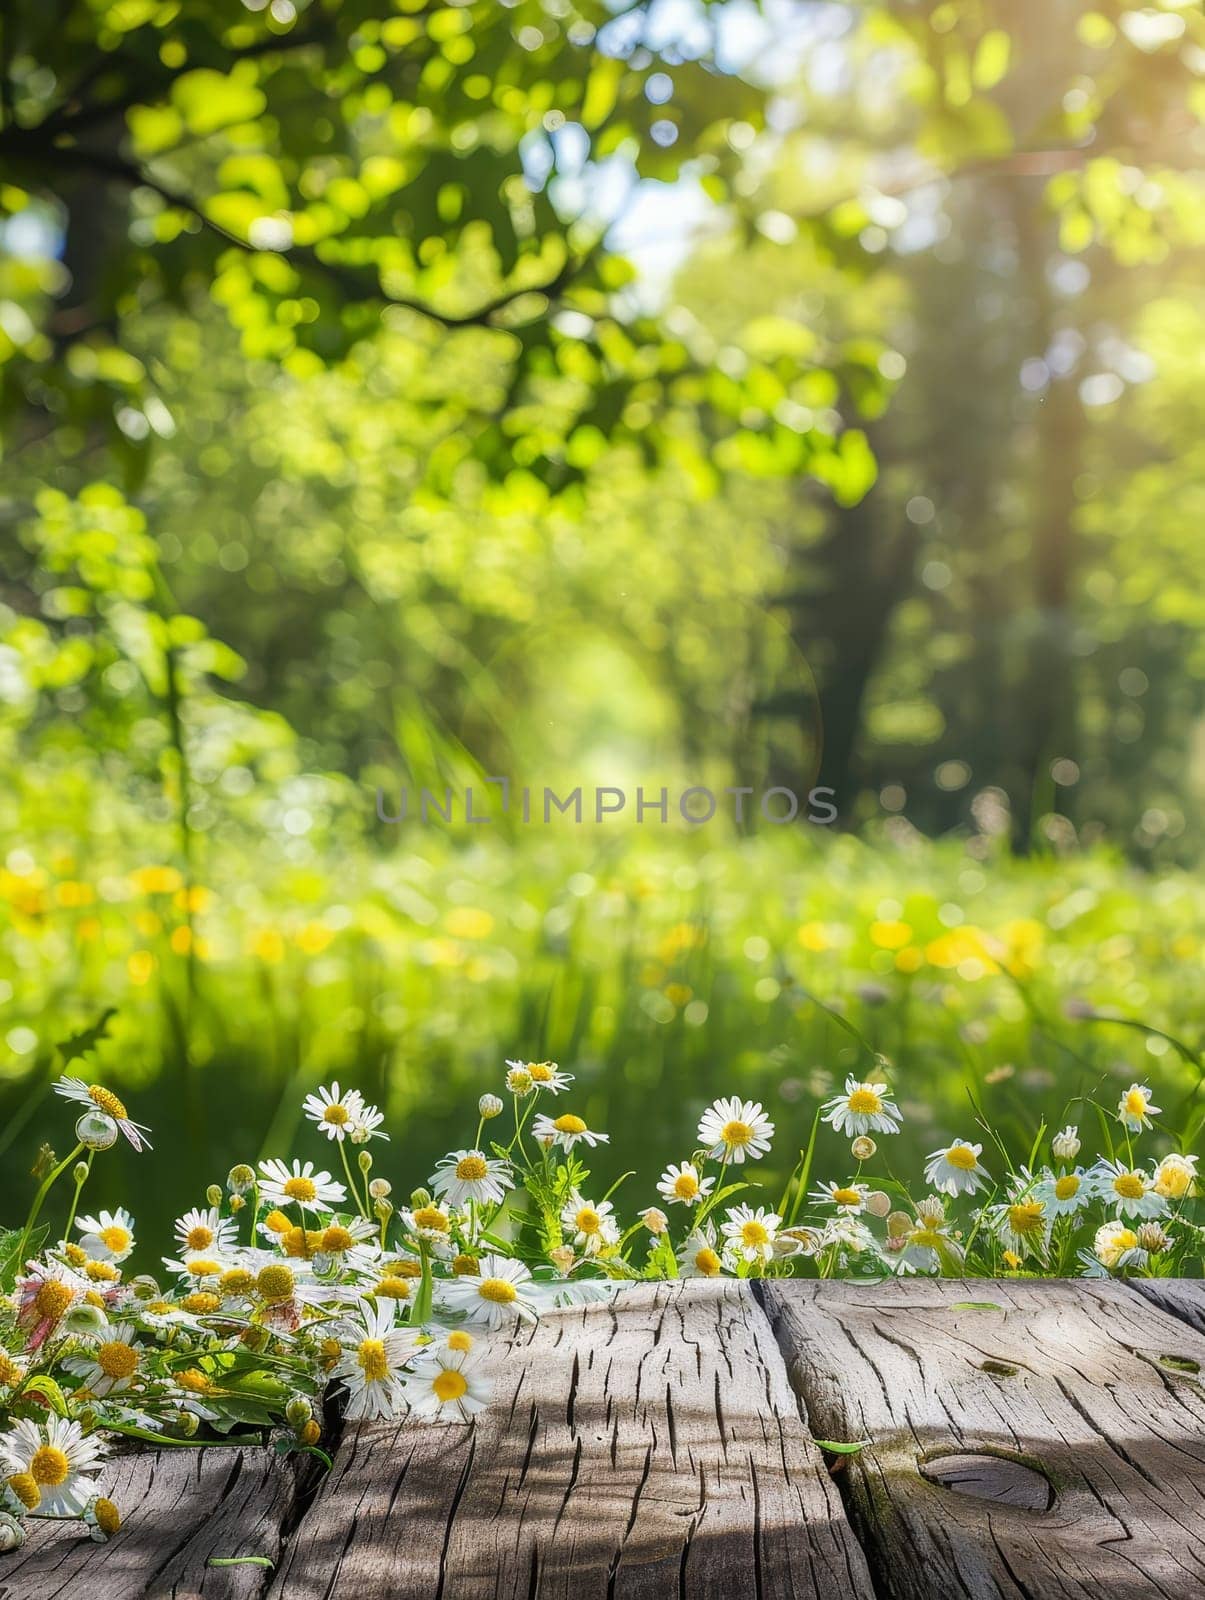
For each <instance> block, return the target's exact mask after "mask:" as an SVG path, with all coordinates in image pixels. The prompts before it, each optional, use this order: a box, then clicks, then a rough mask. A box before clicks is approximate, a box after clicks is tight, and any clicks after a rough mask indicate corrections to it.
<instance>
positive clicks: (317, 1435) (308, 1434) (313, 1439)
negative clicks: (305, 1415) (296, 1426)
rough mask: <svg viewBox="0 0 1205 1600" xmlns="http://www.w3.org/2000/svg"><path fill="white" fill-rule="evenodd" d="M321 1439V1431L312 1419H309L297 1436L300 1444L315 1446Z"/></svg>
mask: <svg viewBox="0 0 1205 1600" xmlns="http://www.w3.org/2000/svg"><path fill="white" fill-rule="evenodd" d="M321 1437H322V1429H321V1428H320V1427H319V1426H318V1424H317V1423H316V1422H315V1421H314V1419H313V1417H311V1418H310V1420H309V1421H308V1422H307V1423H306V1425H305V1427H304V1428H302V1430H301V1432H300V1434H299V1435H298V1438H299V1439H300V1440H301V1442H302V1444H317V1443H318V1441H319V1439H321Z"/></svg>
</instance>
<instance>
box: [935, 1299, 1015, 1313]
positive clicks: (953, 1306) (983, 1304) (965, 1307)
mask: <svg viewBox="0 0 1205 1600" xmlns="http://www.w3.org/2000/svg"><path fill="white" fill-rule="evenodd" d="M947 1309H948V1310H950V1311H1003V1310H1004V1307H1003V1306H998V1305H997V1304H996V1302H995V1301H994V1300H954V1301H951V1303H950V1305H949V1307H948V1308H947Z"/></svg>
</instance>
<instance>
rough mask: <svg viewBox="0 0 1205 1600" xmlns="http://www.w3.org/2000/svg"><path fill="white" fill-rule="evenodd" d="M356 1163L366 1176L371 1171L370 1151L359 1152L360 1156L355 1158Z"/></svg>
mask: <svg viewBox="0 0 1205 1600" xmlns="http://www.w3.org/2000/svg"><path fill="white" fill-rule="evenodd" d="M356 1161H357V1163H358V1164H359V1168H360V1171H361V1172H363V1173H365V1174H367V1173H369V1172H371V1171H372V1154H371V1152H370V1151H368V1150H361V1151H360V1154H359V1155H358V1156H357V1157H356Z"/></svg>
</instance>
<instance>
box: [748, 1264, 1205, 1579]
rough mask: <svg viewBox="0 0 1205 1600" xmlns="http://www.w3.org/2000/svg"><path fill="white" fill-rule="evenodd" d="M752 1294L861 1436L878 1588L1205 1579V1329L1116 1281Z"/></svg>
mask: <svg viewBox="0 0 1205 1600" xmlns="http://www.w3.org/2000/svg"><path fill="white" fill-rule="evenodd" d="M759 1293H760V1294H761V1295H762V1297H763V1301H764V1304H765V1305H766V1308H767V1310H768V1311H769V1313H770V1315H771V1317H772V1318H773V1320H774V1322H775V1325H776V1329H777V1332H778V1335H779V1339H780V1342H781V1344H782V1347H783V1349H784V1352H785V1353H786V1355H787V1361H788V1366H789V1368H790V1371H791V1376H792V1381H793V1382H794V1384H795V1387H796V1390H797V1392H798V1393H799V1394H800V1397H801V1401H802V1403H803V1405H804V1406H805V1408H806V1411H807V1415H808V1417H809V1419H810V1422H811V1426H812V1428H813V1429H814V1430H815V1431H816V1433H817V1434H819V1435H820V1436H822V1437H829V1438H840V1439H865V1440H867V1441H868V1443H867V1445H866V1448H865V1449H864V1450H863V1451H861V1452H860V1453H859V1454H858V1455H857V1456H856V1457H853V1458H851V1460H850V1463H849V1468H848V1473H847V1476H846V1478H845V1492H846V1498H847V1502H848V1505H849V1510H850V1516H851V1520H852V1521H853V1524H854V1527H855V1530H856V1531H857V1533H858V1535H859V1537H860V1539H861V1542H862V1545H863V1548H864V1550H865V1551H866V1554H867V1558H868V1561H869V1563H870V1567H871V1570H872V1572H874V1574H875V1576H876V1585H877V1588H878V1591H879V1593H880V1595H882V1596H889V1597H891V1600H921V1597H923V1600H929V1597H932V1596H941V1597H942V1600H959V1597H962V1596H973V1597H975V1600H980V1597H982V1600H988V1597H990V1600H999V1597H1005V1596H1006V1597H1009V1600H1012V1597H1016V1600H1034V1597H1040V1600H1062V1597H1065V1596H1067V1597H1069V1596H1076V1597H1081V1600H1088V1597H1091V1600H1144V1597H1147V1596H1167V1597H1168V1600H1171V1597H1173V1596H1175V1597H1178V1600H1183V1597H1184V1596H1187V1595H1193V1596H1202V1595H1205V1392H1203V1390H1202V1386H1201V1382H1200V1377H1199V1372H1200V1368H1202V1367H1205V1338H1203V1337H1202V1336H1201V1335H1200V1334H1199V1333H1197V1332H1195V1331H1194V1330H1193V1329H1191V1328H1190V1327H1189V1326H1187V1325H1186V1323H1185V1322H1184V1321H1182V1320H1180V1319H1178V1318H1176V1317H1173V1316H1169V1315H1168V1314H1167V1313H1165V1312H1163V1311H1161V1310H1158V1309H1156V1308H1155V1307H1154V1306H1153V1305H1152V1304H1150V1303H1149V1302H1148V1301H1147V1300H1145V1299H1144V1298H1143V1297H1142V1296H1141V1295H1138V1294H1135V1293H1134V1292H1133V1290H1131V1289H1129V1288H1127V1287H1126V1286H1124V1285H1121V1284H1115V1283H1089V1282H1082V1281H1080V1282H1064V1283H1051V1282H1045V1283H1040V1282H1031V1283H1026V1282H1022V1281H1016V1282H993V1283H973V1284H966V1283H963V1284H959V1283H950V1282H944V1283H935V1282H929V1281H913V1282H898V1283H891V1284H883V1285H879V1286H877V1287H869V1286H868V1287H857V1286H855V1285H852V1284H835V1283H834V1284H827V1283H826V1284H815V1283H790V1282H784V1281H779V1282H774V1283H767V1284H766V1285H765V1286H764V1287H763V1288H761V1289H759ZM971 1302H977V1303H978V1304H977V1305H972V1304H971ZM987 1303H991V1304H993V1305H994V1306H995V1307H997V1308H998V1309H984V1305H985V1304H987ZM1194 1366H1196V1368H1197V1371H1194V1370H1193V1368H1194Z"/></svg>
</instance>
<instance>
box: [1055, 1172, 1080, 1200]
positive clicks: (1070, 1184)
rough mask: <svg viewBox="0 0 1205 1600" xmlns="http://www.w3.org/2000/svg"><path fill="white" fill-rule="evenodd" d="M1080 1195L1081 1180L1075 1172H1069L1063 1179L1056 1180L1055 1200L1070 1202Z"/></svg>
mask: <svg viewBox="0 0 1205 1600" xmlns="http://www.w3.org/2000/svg"><path fill="white" fill-rule="evenodd" d="M1078 1193H1079V1179H1078V1178H1077V1177H1076V1176H1075V1174H1074V1172H1067V1173H1064V1175H1063V1176H1062V1177H1061V1178H1056V1179H1055V1180H1054V1198H1055V1199H1056V1200H1070V1199H1071V1197H1072V1196H1073V1195H1077V1194H1078Z"/></svg>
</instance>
